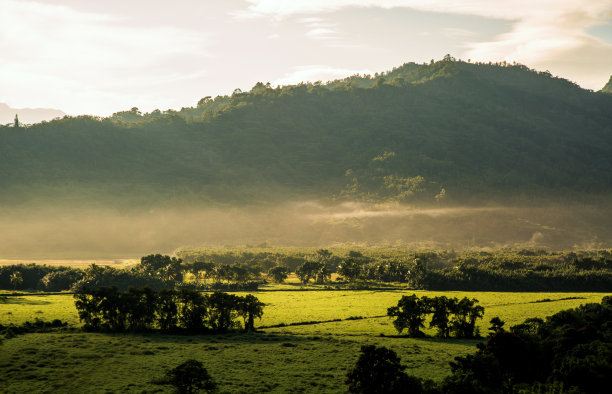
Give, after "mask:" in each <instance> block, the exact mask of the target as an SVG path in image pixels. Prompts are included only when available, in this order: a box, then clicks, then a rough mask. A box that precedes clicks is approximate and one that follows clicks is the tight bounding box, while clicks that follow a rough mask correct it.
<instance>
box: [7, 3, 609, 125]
mask: <svg viewBox="0 0 612 394" xmlns="http://www.w3.org/2000/svg"><path fill="white" fill-rule="evenodd" d="M449 4H452V5H449ZM611 10H612V1H608V0H598V1H592V0H589V1H581V0H561V1H538V2H533V1H529V2H528V1H484V0H471V1H468V0H465V1H455V2H452V3H449V2H447V1H441V0H428V1H416V0H389V1H368V0H366V1H351V0H339V1H319V0H316V1H281V0H248V1H239V0H230V1H223V2H221V1H218V2H210V1H206V2H202V1H197V0H177V1H174V2H150V1H142V0H134V1H129V2H125V1H117V0H108V1H105V2H99V1H84V0H53V1H50V0H47V1H46V0H38V1H29V0H0V50H1V53H2V62H0V86H2V88H1V89H0V103H6V104H8V105H10V106H11V107H14V108H21V107H42V108H56V109H59V110H62V111H64V112H66V113H68V114H71V115H78V114H94V115H102V116H107V115H111V114H112V113H114V112H117V111H120V110H125V109H129V108H132V107H138V108H140V109H141V110H142V111H147V112H148V111H151V110H154V109H161V110H164V109H168V108H173V109H180V108H181V107H186V106H193V105H195V104H196V103H197V101H198V100H199V99H200V98H202V97H205V96H212V97H215V96H216V95H225V94H231V93H232V91H233V90H234V89H236V88H240V89H242V90H248V89H250V88H251V87H252V86H253V85H254V84H255V83H256V82H264V83H266V82H270V83H271V84H272V85H273V86H276V85H287V84H296V83H299V82H301V81H306V80H307V81H317V80H322V81H327V80H332V79H337V78H343V77H346V76H349V75H352V74H357V73H360V74H362V75H363V74H374V73H376V72H383V71H387V70H389V69H391V68H393V67H395V66H399V65H401V64H402V63H405V62H417V63H423V62H429V61H430V60H431V59H435V60H439V59H441V58H442V57H443V56H444V55H445V54H447V53H449V54H451V55H452V56H454V57H456V58H460V59H463V60H466V61H467V60H468V59H470V60H471V61H485V62H488V61H493V62H495V61H508V62H515V61H516V62H519V63H522V64H525V65H527V66H528V67H531V68H535V69H537V70H541V71H545V70H549V71H550V72H551V73H552V74H553V75H558V76H560V77H563V78H567V79H569V80H571V81H573V82H576V83H578V84H579V85H580V86H582V87H583V88H587V89H593V90H599V89H601V88H602V87H603V85H604V84H605V83H606V82H607V80H608V78H609V76H610V74H611V73H612V27H611V24H612V14H611Z"/></svg>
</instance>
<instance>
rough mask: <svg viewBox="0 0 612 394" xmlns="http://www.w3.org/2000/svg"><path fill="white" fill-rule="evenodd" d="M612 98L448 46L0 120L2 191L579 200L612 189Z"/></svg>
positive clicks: (101, 196)
mask: <svg viewBox="0 0 612 394" xmlns="http://www.w3.org/2000/svg"><path fill="white" fill-rule="evenodd" d="M610 105H612V97H610V96H609V95H607V94H601V93H594V92H590V91H587V90H583V89H581V88H580V87H578V86H576V85H575V84H572V83H571V82H569V81H566V80H563V79H559V78H553V77H552V76H551V75H550V74H549V73H539V72H536V71H533V70H529V69H528V68H526V67H525V66H522V65H510V64H506V63H503V64H468V63H465V62H461V61H456V60H452V59H445V60H442V61H439V62H434V63H432V64H423V65H419V64H414V63H409V64H405V65H402V66H400V67H397V68H395V69H393V70H391V71H389V72H388V73H383V74H381V75H378V76H375V77H372V76H353V77H350V78H347V79H345V80H340V81H334V82H332V83H330V84H327V85H323V84H309V83H308V84H300V85H296V86H285V87H278V88H272V87H270V86H266V85H264V84H257V85H256V86H255V87H254V88H253V89H251V90H250V91H248V92H238V91H237V92H235V93H234V94H233V95H231V96H225V97H216V98H214V99H212V98H204V99H203V100H200V102H199V103H198V105H197V107H193V108H183V109H181V110H180V111H172V110H170V111H165V112H161V111H153V112H151V113H148V114H144V113H141V112H140V111H139V110H138V109H137V108H132V109H131V110H129V111H124V112H119V113H116V114H115V115H113V116H112V117H110V118H105V119H101V118H94V117H87V116H80V117H65V118H63V119H59V120H54V121H51V122H46V123H42V124H37V125H32V126H30V127H27V128H23V127H20V128H19V129H18V130H15V129H14V128H13V127H0V168H2V169H3V177H2V180H1V186H2V191H3V193H2V195H0V199H1V200H0V201H2V203H3V204H9V203H10V204H24V203H28V202H32V201H37V200H39V199H40V198H42V197H39V196H44V198H45V201H48V200H49V199H51V198H55V199H58V201H64V202H72V203H74V202H75V201H78V202H83V201H88V203H96V202H97V203H103V204H105V205H108V204H115V205H135V206H138V207H146V206H148V205H151V204H154V203H159V202H164V203H165V204H168V201H170V203H176V202H179V201H181V202H184V201H189V202H193V201H200V202H201V201H206V202H209V201H219V202H223V203H244V202H249V203H252V202H256V201H270V200H272V201H278V200H281V199H287V198H291V197H300V199H305V198H306V199H307V198H329V197H330V196H331V195H332V194H333V195H340V194H341V191H342V190H344V191H345V193H344V194H343V195H345V196H346V197H350V198H358V199H368V200H392V201H413V199H414V198H416V197H418V195H419V194H421V195H422V198H423V199H425V200H426V201H432V202H433V200H434V197H435V196H443V195H446V199H451V200H454V201H469V200H470V199H472V198H474V199H476V198H477V199H478V200H483V199H484V200H486V201H490V200H491V199H504V198H520V196H521V195H522V194H527V195H529V196H540V197H547V198H551V197H555V198H557V197H559V196H563V197H564V198H581V196H584V195H585V194H592V193H609V192H610V191H611V185H612V178H611V177H612V175H611V174H612V171H610V168H612V161H611V160H612V159H611V155H610V154H609V152H610V151H611V148H612V139H611V138H610V135H611V133H610V130H611V129H610V127H611V126H610V125H611V124H612V118H611V117H612V115H611V114H610V111H609V108H610ZM391 152H394V155H393V154H391ZM373 157H374V158H376V159H375V160H370V159H371V158H373ZM379 158H380V160H379ZM348 169H351V172H350V174H349V177H348V178H349V179H348V186H347V180H346V177H345V173H346V171H347V170H348ZM345 186H347V187H345ZM442 190H444V192H442Z"/></svg>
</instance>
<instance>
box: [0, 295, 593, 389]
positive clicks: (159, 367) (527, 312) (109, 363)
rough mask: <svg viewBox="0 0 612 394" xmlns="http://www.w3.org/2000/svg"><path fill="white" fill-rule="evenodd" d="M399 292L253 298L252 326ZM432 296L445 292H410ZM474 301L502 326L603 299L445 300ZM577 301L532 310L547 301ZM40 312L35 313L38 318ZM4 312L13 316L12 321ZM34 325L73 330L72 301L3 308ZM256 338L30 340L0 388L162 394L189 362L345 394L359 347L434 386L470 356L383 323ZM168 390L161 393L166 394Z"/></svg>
mask: <svg viewBox="0 0 612 394" xmlns="http://www.w3.org/2000/svg"><path fill="white" fill-rule="evenodd" d="M406 293H410V294H411V293H412V292H399V291H352V292H351V291H301V292H296V291H274V292H258V293H255V294H256V296H257V297H259V298H260V299H261V300H262V301H264V302H265V303H266V304H267V306H266V309H265V314H264V317H263V319H262V321H261V322H259V324H258V325H260V326H267V325H274V324H279V323H286V324H289V323H295V322H304V321H312V320H318V321H322V320H331V319H335V318H342V319H345V318H348V317H351V316H363V317H372V316H380V315H384V314H385V312H386V308H387V307H388V306H391V305H393V304H394V303H396V302H397V300H398V299H399V298H400V297H401V295H402V294H406ZM416 293H417V294H419V295H424V294H427V295H429V296H435V295H439V294H442V293H433V292H423V291H419V292H416ZM444 294H446V295H447V296H456V297H463V296H467V297H476V298H478V299H479V300H480V301H481V304H482V305H483V306H484V307H485V310H486V315H485V318H484V319H483V321H482V322H481V324H480V328H481V330H482V332H483V333H484V332H486V329H487V327H488V324H487V322H488V320H489V319H490V318H491V317H493V316H499V317H501V318H502V320H505V321H506V324H507V325H509V326H510V325H513V324H516V323H519V322H522V321H523V320H524V319H525V318H527V317H533V316H539V317H544V316H547V315H551V314H553V313H555V312H557V311H559V310H562V309H567V308H571V307H576V306H578V305H580V304H582V303H586V302H599V301H600V300H601V298H602V297H603V296H604V294H601V293H578V294H570V293H556V294H551V293H482V292H481V293H463V292H451V293H444ZM566 297H584V298H583V299H574V300H565V301H553V302H545V303H533V301H536V300H541V299H545V298H549V299H551V300H558V299H560V298H566ZM38 311H42V313H37V312H38ZM9 312H10V314H9ZM34 317H41V318H44V319H47V320H49V319H53V318H61V319H63V320H66V321H68V322H69V323H70V324H72V325H77V324H78V319H77V317H76V312H75V310H74V307H73V300H72V296H70V295H50V296H23V297H15V298H13V297H11V298H9V303H7V304H0V322H2V323H7V322H15V323H19V322H22V321H24V320H26V319H30V320H32V319H33V318H34ZM264 332H265V333H263V334H257V335H241V334H227V335H208V336H193V337H188V336H169V335H158V334H146V335H105V334H84V333H79V332H64V333H49V334H29V335H24V336H19V337H16V338H13V339H10V340H5V341H4V343H3V344H2V345H0V346H1V349H2V352H0V379H3V380H4V381H3V382H2V381H0V384H4V385H5V387H6V389H5V391H7V392H23V391H24V390H27V391H30V392H44V391H72V392H105V391H112V392H119V391H121V392H129V391H133V392H142V391H143V390H146V391H155V390H159V389H162V390H166V388H164V387H160V386H155V385H153V384H152V383H151V381H152V380H153V379H155V378H157V377H159V376H161V375H162V374H163V373H164V371H165V370H166V369H168V368H169V367H172V366H175V365H178V364H179V363H181V362H182V361H185V360H186V359H189V358H196V359H198V360H200V361H202V362H203V363H204V364H205V366H206V367H207V368H208V369H209V371H210V372H211V374H212V376H214V377H215V378H216V379H217V381H218V382H219V384H220V388H221V391H222V392H245V391H249V392H265V391H273V392H279V393H280V392H343V391H344V389H345V386H344V384H343V380H344V375H345V373H346V370H347V369H348V368H349V367H350V366H351V365H352V364H353V363H354V362H355V360H356V358H357V355H358V351H359V347H360V346H361V345H362V344H378V345H384V346H388V347H391V348H393V349H394V350H395V351H397V352H398V354H399V355H400V356H401V357H402V361H403V363H404V364H406V365H408V367H409V371H410V372H411V373H413V374H415V375H417V376H421V377H427V378H432V379H441V378H443V377H444V376H445V375H446V374H447V373H448V372H449V369H448V361H450V360H452V359H453V358H454V357H455V356H457V355H461V354H466V353H471V352H473V351H474V344H475V343H476V341H465V340H449V341H441V340H438V339H406V338H389V337H381V336H380V334H383V333H384V334H388V335H393V334H395V332H394V330H393V326H392V325H391V321H390V320H388V319H387V318H371V319H363V320H346V321H341V322H331V323H321V324H313V325H300V326H287V327H280V328H269V329H265V330H264ZM166 391H167V390H166Z"/></svg>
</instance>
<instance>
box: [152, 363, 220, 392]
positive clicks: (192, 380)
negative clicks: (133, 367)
mask: <svg viewBox="0 0 612 394" xmlns="http://www.w3.org/2000/svg"><path fill="white" fill-rule="evenodd" d="M159 383H162V384H168V385H172V386H174V387H175V388H176V389H177V390H178V392H179V393H195V392H198V391H200V390H203V391H204V392H205V393H214V392H216V391H217V385H216V383H215V381H214V380H213V378H212V377H211V376H210V374H209V373H208V371H207V370H206V368H204V366H203V365H202V363H201V362H199V361H197V360H187V361H185V362H184V363H182V364H181V365H179V366H177V367H174V368H172V369H171V370H169V371H168V372H167V373H166V376H165V378H164V379H162V380H161V381H160V382H159Z"/></svg>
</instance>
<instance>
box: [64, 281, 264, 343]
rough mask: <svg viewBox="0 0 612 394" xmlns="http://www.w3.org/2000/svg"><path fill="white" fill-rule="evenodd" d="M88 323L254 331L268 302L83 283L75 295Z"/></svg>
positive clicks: (114, 327)
mask: <svg viewBox="0 0 612 394" xmlns="http://www.w3.org/2000/svg"><path fill="white" fill-rule="evenodd" d="M74 297H75V306H76V308H77V311H78V314H79V319H80V320H81V321H82V322H83V323H84V325H83V327H84V329H86V330H91V331H106V332H127V331H130V332H140V331H151V330H154V329H158V330H160V331H162V332H177V331H185V332H189V333H202V332H207V331H214V332H225V331H228V330H230V329H238V328H240V327H241V323H240V321H239V320H238V319H239V318H242V319H243V323H244V325H243V329H244V330H245V331H255V319H256V318H261V316H262V315H263V307H264V304H263V303H262V302H261V301H259V300H258V299H257V297H255V296H253V295H251V294H249V295H247V296H244V297H242V296H237V295H234V294H227V293H222V292H214V293H212V294H202V293H200V292H197V291H193V290H186V289H182V290H173V289H162V290H160V291H159V292H156V291H154V290H152V289H151V288H148V287H143V288H141V289H137V288H133V287H132V288H129V289H128V290H127V291H125V292H120V291H119V290H118V289H117V287H100V288H97V289H93V290H92V289H84V290H82V291H80V292H78V293H76V294H75V295H74Z"/></svg>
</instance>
